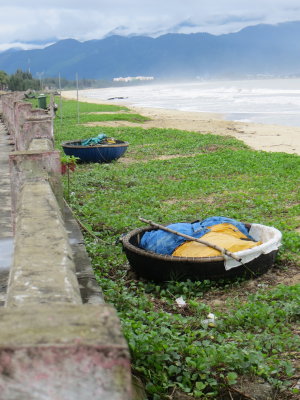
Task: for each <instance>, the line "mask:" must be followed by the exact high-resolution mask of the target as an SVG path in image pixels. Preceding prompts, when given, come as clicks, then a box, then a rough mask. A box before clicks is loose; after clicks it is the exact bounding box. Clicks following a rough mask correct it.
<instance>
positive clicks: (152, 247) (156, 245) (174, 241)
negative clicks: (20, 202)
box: [140, 217, 255, 255]
mask: <svg viewBox="0 0 300 400" xmlns="http://www.w3.org/2000/svg"><path fill="white" fill-rule="evenodd" d="M223 223H229V224H232V225H234V226H235V227H236V228H237V229H238V230H239V231H240V232H242V233H243V234H244V235H245V236H247V237H248V238H249V239H250V240H253V241H255V240H254V239H253V238H252V237H251V236H250V235H249V232H248V229H247V228H246V226H245V225H244V224H243V223H242V222H239V221H237V220H235V219H232V218H227V217H209V218H206V219H205V220H203V221H195V222H192V223H186V222H178V223H175V224H171V225H168V228H170V229H173V230H175V231H177V232H179V233H184V234H185V235H189V236H192V237H194V238H196V239H199V238H201V237H202V236H203V235H205V234H206V233H208V232H210V229H209V227H211V226H214V225H218V224H223ZM185 241H186V239H185V238H184V237H181V236H178V235H175V234H173V233H170V232H166V231H164V230H162V229H158V230H152V231H148V232H145V234H144V235H143V237H142V239H141V242H140V247H141V248H143V249H145V250H148V251H153V252H155V253H158V254H166V255H171V254H172V253H173V252H174V250H175V249H176V248H177V247H178V246H180V245H181V244H182V243H183V242H185Z"/></svg>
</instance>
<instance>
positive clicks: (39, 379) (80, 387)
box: [0, 305, 131, 400]
mask: <svg viewBox="0 0 300 400" xmlns="http://www.w3.org/2000/svg"><path fill="white" fill-rule="evenodd" d="M32 321H34V324H33V323H32ZM58 328H59V329H58ZM0 337H1V343H0V393H1V395H0V396H1V399H3V400H20V399H22V400H27V399H28V400H29V399H30V400H41V399H43V400H54V399H63V400H67V399H70V400H71V399H72V400H82V399H85V400H95V399H97V400H98V399H99V400H100V399H101V400H131V375H130V359H129V354H128V349H127V344H126V342H125V340H124V338H123V336H122V335H121V334H120V325H119V320H118V317H117V315H116V313H115V310H114V309H113V308H112V307H111V306H108V305H101V306H95V305H81V306H75V305H56V306H55V307H53V306H52V307H49V306H46V305H43V306H33V307H30V308H27V307H26V308H24V307H19V308H17V309H14V310H9V309H6V310H5V309H4V310H3V312H2V313H1V324H0Z"/></svg>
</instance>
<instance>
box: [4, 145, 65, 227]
mask: <svg viewBox="0 0 300 400" xmlns="http://www.w3.org/2000/svg"><path fill="white" fill-rule="evenodd" d="M36 140H39V139H36ZM39 143H40V142H39ZM9 164H10V174H11V182H12V185H11V195H12V216H13V228H14V230H15V215H16V210H17V204H18V197H19V194H20V192H21V189H22V186H23V184H24V183H25V182H37V181H40V180H41V179H42V180H47V181H49V183H50V184H51V188H52V190H53V192H54V193H55V196H56V199H57V201H58V203H59V205H60V207H62V205H63V201H62V186H61V163H60V152H59V151H55V150H53V151H44V152H42V151H16V152H13V153H11V154H10V155H9Z"/></svg>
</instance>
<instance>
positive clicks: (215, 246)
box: [139, 217, 241, 262]
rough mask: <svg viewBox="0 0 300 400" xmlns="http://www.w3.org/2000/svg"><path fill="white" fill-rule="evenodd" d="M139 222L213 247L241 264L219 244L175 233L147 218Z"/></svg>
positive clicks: (239, 260)
mask: <svg viewBox="0 0 300 400" xmlns="http://www.w3.org/2000/svg"><path fill="white" fill-rule="evenodd" d="M139 220H140V221H142V222H145V223H146V224H149V225H152V226H154V227H155V228H159V229H162V230H164V231H166V232H170V233H173V234H174V235H178V236H182V237H184V238H185V239H187V240H190V241H194V242H198V243H201V244H204V245H205V246H208V247H211V248H212V249H215V250H218V251H220V252H221V254H222V255H223V257H224V254H226V255H227V256H229V257H231V258H233V259H234V260H236V261H238V262H241V259H240V258H238V257H237V256H235V255H234V254H233V253H231V252H230V251H228V250H226V249H224V248H223V247H220V246H218V245H217V244H213V243H209V242H207V241H206V240H202V239H197V238H194V237H193V236H190V235H186V234H185V233H180V232H177V231H174V230H173V229H170V228H167V227H165V226H164V225H160V224H156V223H155V222H153V221H150V220H148V219H145V218H141V217H139Z"/></svg>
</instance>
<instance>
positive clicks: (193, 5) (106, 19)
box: [0, 0, 300, 50]
mask: <svg viewBox="0 0 300 400" xmlns="http://www.w3.org/2000/svg"><path fill="white" fill-rule="evenodd" d="M0 16H1V19H0V21H1V24H0V50H5V49H7V48H9V47H12V44H14V46H15V45H17V44H19V45H20V43H22V46H23V48H33V45H32V43H35V44H36V43H37V42H43V43H50V42H53V41H56V40H59V39H66V38H74V39H77V40H80V41H85V40H90V39H101V38H103V37H105V36H106V35H110V34H112V33H115V34H121V35H132V34H135V35H136V34H138V35H148V36H152V37H157V36H159V35H162V34H165V33H168V32H179V33H193V32H208V33H212V34H216V35H218V34H222V33H229V32H236V31H238V30H240V29H242V28H243V27H245V26H249V25H256V24H259V23H267V24H277V23H280V22H286V21H296V20H300V1H299V0H51V1H48V0H0ZM24 43H27V44H26V45H24Z"/></svg>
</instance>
